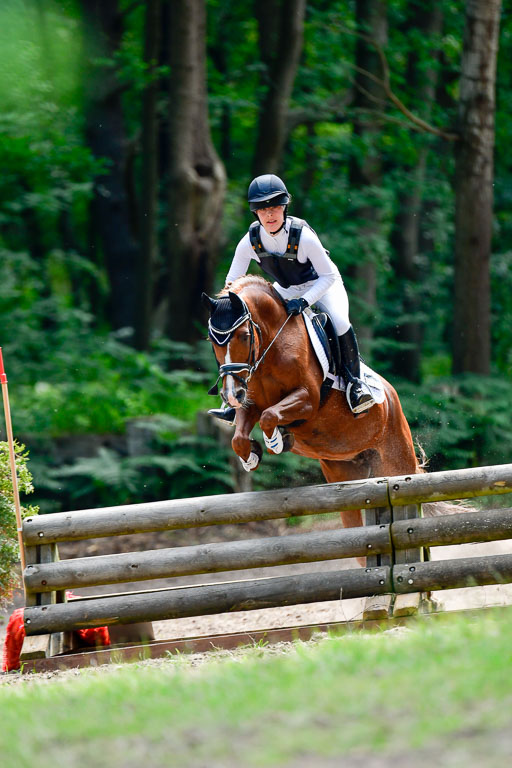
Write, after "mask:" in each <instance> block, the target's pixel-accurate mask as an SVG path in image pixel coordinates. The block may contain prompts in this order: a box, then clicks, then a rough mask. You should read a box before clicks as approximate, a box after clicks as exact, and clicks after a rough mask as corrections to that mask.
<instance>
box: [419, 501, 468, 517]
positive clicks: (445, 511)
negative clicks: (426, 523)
mask: <svg viewBox="0 0 512 768" xmlns="http://www.w3.org/2000/svg"><path fill="white" fill-rule="evenodd" d="M421 509H422V511H423V517H440V516H441V515H458V514H461V513H462V512H474V511H475V507H471V506H470V505H469V504H468V503H467V502H466V501H464V500H462V499H461V500H460V501H427V502H426V503H425V504H422V505H421Z"/></svg>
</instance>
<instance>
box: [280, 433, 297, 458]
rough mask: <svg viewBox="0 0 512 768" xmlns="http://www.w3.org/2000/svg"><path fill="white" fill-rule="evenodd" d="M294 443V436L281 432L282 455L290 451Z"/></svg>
mask: <svg viewBox="0 0 512 768" xmlns="http://www.w3.org/2000/svg"><path fill="white" fill-rule="evenodd" d="M294 443H295V436H294V435H293V434H292V433H291V432H284V431H283V453H285V452H286V451H291V449H292V448H293V445H294Z"/></svg>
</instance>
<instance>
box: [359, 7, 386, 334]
mask: <svg viewBox="0 0 512 768" xmlns="http://www.w3.org/2000/svg"><path fill="white" fill-rule="evenodd" d="M356 22H357V28H358V30H360V31H361V32H364V33H366V34H367V35H369V36H370V37H371V38H373V39H374V40H376V41H377V42H378V43H379V44H380V46H381V47H383V48H384V47H385V45H386V41H387V29H388V27H387V18H386V3H385V2H384V0H357V3H356ZM356 67H357V68H358V73H357V75H356V95H355V99H354V107H355V108H356V109H357V110H359V112H358V117H356V119H355V122H354V135H355V139H356V140H355V147H356V148H355V151H354V155H353V157H352V161H351V165H350V183H351V187H352V188H353V189H354V191H355V197H356V200H357V198H359V199H358V200H357V202H356V204H355V205H354V216H355V218H357V220H358V221H359V222H360V226H359V243H360V249H359V257H358V258H359V261H358V263H357V264H354V266H353V269H352V270H351V272H352V276H353V278H354V280H355V283H356V290H357V295H358V298H359V301H360V305H361V311H360V314H359V319H358V318H353V320H354V325H355V326H356V327H357V330H358V333H359V335H360V336H361V337H363V338H366V339H371V337H372V335H373V324H374V320H375V310H376V294H377V260H378V252H379V241H381V240H382V238H383V237H384V234H383V232H382V226H383V225H382V201H381V200H380V197H379V195H380V190H381V184H382V160H381V156H380V150H379V147H378V146H377V141H378V138H379V135H380V123H379V120H378V119H377V117H374V115H373V114H372V112H375V110H376V105H377V107H378V106H379V105H382V103H383V102H384V99H385V93H384V89H383V88H382V86H381V85H380V84H379V83H376V82H375V81H374V80H373V79H372V77H371V76H373V77H376V78H382V74H383V73H382V68H381V64H380V60H379V57H378V54H377V51H376V50H375V47H374V46H373V45H371V44H370V43H368V42H367V41H366V40H365V39H363V38H358V40H357V45H356ZM361 70H364V71H365V72H368V73H369V75H370V77H367V76H366V75H365V74H364V73H363V72H362V71H361Z"/></svg>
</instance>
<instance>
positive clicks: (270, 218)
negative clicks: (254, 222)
mask: <svg viewBox="0 0 512 768" xmlns="http://www.w3.org/2000/svg"><path fill="white" fill-rule="evenodd" d="M256 214H257V216H258V219H259V220H260V224H261V226H262V227H263V229H264V230H265V232H268V234H269V235H271V234H273V233H274V232H277V230H278V229H280V227H282V225H283V222H284V205H274V206H273V208H258V209H257V211H256Z"/></svg>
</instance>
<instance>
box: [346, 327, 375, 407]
mask: <svg viewBox="0 0 512 768" xmlns="http://www.w3.org/2000/svg"><path fill="white" fill-rule="evenodd" d="M338 341H339V343H340V353H341V365H342V368H343V369H344V371H345V374H346V380H347V400H348V404H349V406H350V410H351V411H352V413H355V414H357V413H361V412H362V411H366V410H368V408H371V407H372V405H374V404H375V400H374V399H373V395H372V393H371V391H370V389H369V387H368V385H367V384H366V383H365V382H364V381H363V380H362V379H361V366H360V360H359V348H358V346H357V339H356V335H355V333H354V329H353V328H352V326H350V328H349V329H348V331H347V332H346V333H344V334H343V336H338Z"/></svg>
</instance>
